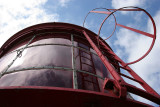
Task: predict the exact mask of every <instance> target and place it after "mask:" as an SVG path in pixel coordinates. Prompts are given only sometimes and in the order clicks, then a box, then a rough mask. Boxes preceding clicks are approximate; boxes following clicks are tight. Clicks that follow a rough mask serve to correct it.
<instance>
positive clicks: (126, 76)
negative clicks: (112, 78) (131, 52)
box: [118, 72, 143, 84]
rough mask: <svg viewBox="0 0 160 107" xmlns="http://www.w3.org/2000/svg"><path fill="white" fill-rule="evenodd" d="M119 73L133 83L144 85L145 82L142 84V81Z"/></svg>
mask: <svg viewBox="0 0 160 107" xmlns="http://www.w3.org/2000/svg"><path fill="white" fill-rule="evenodd" d="M118 73H119V74H120V75H122V76H124V77H126V78H128V79H131V80H133V81H135V82H138V83H140V84H143V82H141V81H139V80H136V79H134V78H132V77H129V76H127V75H125V74H122V73H120V72H118Z"/></svg>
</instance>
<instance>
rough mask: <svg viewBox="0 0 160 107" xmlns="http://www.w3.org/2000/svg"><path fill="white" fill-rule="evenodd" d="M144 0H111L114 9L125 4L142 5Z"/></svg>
mask: <svg viewBox="0 0 160 107" xmlns="http://www.w3.org/2000/svg"><path fill="white" fill-rule="evenodd" d="M145 2H146V0H112V7H113V8H115V9H118V8H121V7H125V6H140V7H141V6H143V5H144V4H145Z"/></svg>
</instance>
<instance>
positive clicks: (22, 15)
mask: <svg viewBox="0 0 160 107" xmlns="http://www.w3.org/2000/svg"><path fill="white" fill-rule="evenodd" d="M46 2H47V0H36V1H35V0H29V1H26V0H14V1H10V0H0V10H1V12H0V16H1V17H0V46H1V45H2V44H3V43H4V42H5V41H6V40H7V39H8V38H9V37H10V36H12V35H13V34H14V33H16V32H18V31H19V30H21V29H23V28H25V27H28V26H31V25H34V24H37V23H43V22H49V21H59V14H57V13H52V14H49V13H47V12H46V10H45V8H44V7H43V6H44V5H45V3H46ZM59 3H60V4H62V5H64V4H65V3H66V2H65V0H63V2H62V1H59Z"/></svg>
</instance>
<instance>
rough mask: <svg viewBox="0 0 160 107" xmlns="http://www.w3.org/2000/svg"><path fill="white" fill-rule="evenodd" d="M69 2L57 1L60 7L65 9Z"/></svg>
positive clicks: (65, 0) (66, 0) (67, 0)
mask: <svg viewBox="0 0 160 107" xmlns="http://www.w3.org/2000/svg"><path fill="white" fill-rule="evenodd" d="M69 1H71V0H59V3H60V5H61V6H62V7H66V6H67V4H68V2H69Z"/></svg>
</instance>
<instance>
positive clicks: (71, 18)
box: [0, 0, 160, 104]
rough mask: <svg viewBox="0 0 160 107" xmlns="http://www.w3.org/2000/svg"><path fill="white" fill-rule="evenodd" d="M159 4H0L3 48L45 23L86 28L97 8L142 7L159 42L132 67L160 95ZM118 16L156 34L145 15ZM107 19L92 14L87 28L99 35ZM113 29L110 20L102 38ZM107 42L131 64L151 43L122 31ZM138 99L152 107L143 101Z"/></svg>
mask: <svg viewBox="0 0 160 107" xmlns="http://www.w3.org/2000/svg"><path fill="white" fill-rule="evenodd" d="M159 4H160V1H159V0H152V1H151V0H101V1H100V0H12V1H11V0H0V10H1V12H0V46H1V45H2V44H3V43H4V42H5V41H6V40H7V39H8V38H9V37H11V36H12V35H13V34H15V33H16V32H18V31H20V30H22V29H24V28H26V27H28V26H31V25H35V24H38V23H44V22H68V23H73V24H76V25H80V26H82V24H83V20H84V18H85V16H86V14H87V13H88V12H89V11H91V10H92V9H94V8H99V7H104V8H120V7H124V6H138V7H141V8H144V9H146V10H147V11H148V12H149V13H150V14H151V16H152V17H153V18H154V20H155V22H156V26H157V40H156V43H155V46H154V48H153V50H152V51H151V53H150V54H149V55H148V56H147V57H146V58H145V59H143V60H142V61H140V62H138V63H136V64H134V65H131V67H132V68H133V69H134V70H135V71H136V73H137V74H139V75H140V76H141V77H142V78H143V79H144V80H145V81H146V82H147V83H148V84H149V85H150V86H151V87H153V88H154V89H155V90H156V91H157V92H158V93H159V94H160V82H159V81H160V60H159V59H158V57H159V53H160V45H159V41H160V30H159V28H160V20H159V19H160V6H159ZM115 15H116V17H117V21H118V23H120V24H123V25H127V26H131V27H134V28H137V29H140V30H143V31H146V32H149V33H152V32H153V29H152V25H151V23H150V21H149V19H148V17H146V15H145V14H144V13H142V12H139V13H138V12H130V13H128V12H119V13H116V14H115ZM105 17H106V15H102V14H90V15H89V17H88V18H87V20H86V23H85V27H87V28H88V29H90V30H92V31H94V32H95V33H98V29H99V26H100V23H101V22H102V20H103V19H104V18H105ZM113 28H114V20H113V17H110V18H109V20H107V21H106V23H105V24H104V26H103V28H102V32H101V37H103V38H106V37H107V36H109V35H110V34H111V31H112V30H113ZM106 42H107V43H108V44H110V46H111V47H112V48H113V50H114V51H115V52H116V53H117V54H118V55H119V56H120V57H121V58H122V59H124V60H125V61H126V62H130V61H133V60H134V59H137V58H139V57H140V56H141V55H143V54H144V53H145V52H146V51H147V49H148V48H149V46H150V43H151V39H150V38H148V37H146V36H143V35H140V34H137V33H134V32H132V31H128V30H125V29H122V28H119V27H118V28H117V30H116V32H115V33H114V35H113V36H112V37H111V38H110V39H109V40H107V41H106ZM133 84H134V83H133ZM135 98H136V99H137V100H139V101H143V102H146V103H149V104H152V103H151V102H148V101H147V100H144V99H142V98H137V97H135Z"/></svg>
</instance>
